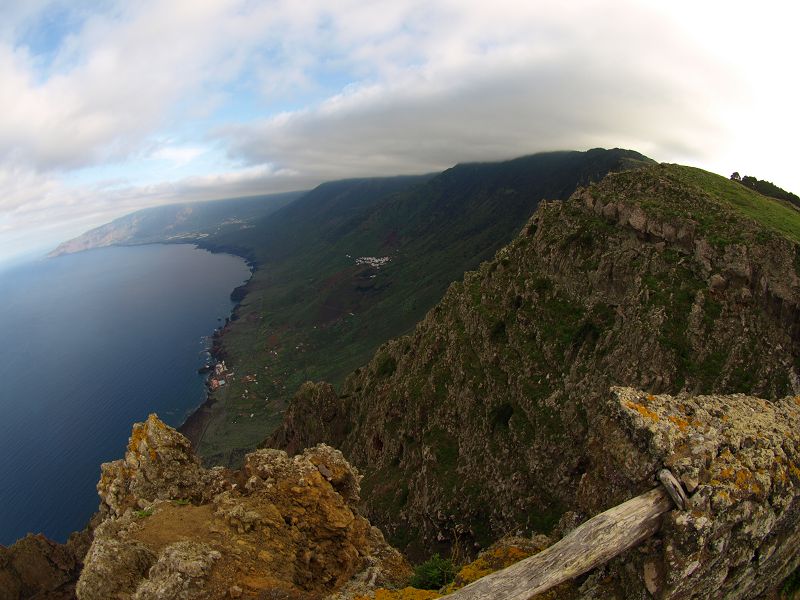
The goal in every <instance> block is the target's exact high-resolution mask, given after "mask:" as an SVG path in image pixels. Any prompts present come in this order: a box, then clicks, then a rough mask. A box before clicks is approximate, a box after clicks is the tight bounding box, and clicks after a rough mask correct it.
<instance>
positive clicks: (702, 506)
mask: <svg viewBox="0 0 800 600" xmlns="http://www.w3.org/2000/svg"><path fill="white" fill-rule="evenodd" d="M602 414H603V418H602V419H600V420H598V422H597V423H596V424H595V426H593V427H592V430H591V433H590V445H591V446H592V447H593V448H594V451H593V452H592V453H591V464H590V465H589V466H588V469H587V471H586V474H585V475H584V476H583V477H582V479H581V482H580V485H579V488H578V499H579V505H580V507H581V508H580V510H582V511H583V513H584V514H585V515H591V514H594V513H595V512H597V511H599V510H600V509H605V508H608V507H609V506H612V505H614V504H616V503H618V502H619V501H621V500H626V499H628V497H629V494H630V493H631V491H636V490H641V491H643V490H646V489H649V488H650V487H653V486H654V485H655V482H654V480H653V473H655V472H657V471H658V470H659V469H660V468H662V467H667V468H669V469H670V470H671V471H672V472H673V473H674V474H675V476H676V477H678V479H679V480H680V481H681V482H682V484H683V487H684V488H685V490H686V492H687V494H688V496H689V503H688V508H687V510H685V511H681V510H677V509H676V510H673V511H671V512H669V513H667V514H666V515H664V518H663V524H662V528H661V532H660V533H659V534H657V535H656V536H654V537H653V538H651V539H650V540H648V541H647V542H646V543H645V544H644V545H643V546H642V547H639V548H637V549H634V550H631V551H629V552H628V553H626V554H624V555H622V556H620V557H619V558H617V559H616V560H615V561H612V562H611V563H609V564H608V565H607V566H606V567H605V568H604V569H602V570H601V571H602V572H601V573H596V574H595V575H594V577H590V578H589V581H588V582H587V583H585V584H584V585H583V586H582V587H581V589H580V595H579V596H578V597H580V598H592V599H597V600H599V599H600V598H619V599H620V600H621V599H623V598H634V597H646V595H645V590H646V592H647V593H649V594H650V595H652V597H655V598H660V599H666V598H676V599H677V598H681V599H684V598H685V599H689V598H697V599H701V598H726V599H731V600H733V599H739V598H741V599H746V598H756V597H759V596H760V595H761V594H764V593H766V592H770V591H772V590H774V589H776V588H777V587H778V586H779V585H780V583H781V582H782V581H783V580H784V579H785V578H786V577H787V576H788V575H789V574H790V573H792V571H793V570H794V569H796V568H798V565H800V396H790V397H787V398H783V399H780V400H774V401H771V402H770V401H766V400H763V399H761V398H755V397H751V396H745V395H741V394H736V395H728V396H718V395H709V396H694V397H692V396H688V395H680V396H668V395H652V394H648V393H645V392H640V391H636V390H633V389H629V388H615V389H614V390H613V392H612V394H611V397H610V399H609V400H608V401H607V402H604V403H603V408H602Z"/></svg>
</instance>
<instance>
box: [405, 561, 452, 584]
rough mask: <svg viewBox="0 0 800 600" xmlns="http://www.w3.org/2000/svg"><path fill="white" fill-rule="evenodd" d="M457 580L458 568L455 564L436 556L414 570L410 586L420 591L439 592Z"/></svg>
mask: <svg viewBox="0 0 800 600" xmlns="http://www.w3.org/2000/svg"><path fill="white" fill-rule="evenodd" d="M455 578H456V568H455V566H454V565H453V562H452V561H451V560H449V559H445V558H442V557H440V556H439V555H438V554H434V555H433V556H431V557H430V558H429V559H428V560H426V561H425V562H424V563H422V564H420V565H417V566H416V567H415V568H414V575H413V576H412V577H411V581H409V585H410V586H411V587H415V588H417V589H419V590H438V589H440V588H443V587H444V586H446V585H447V584H448V583H450V582H451V581H453V580H454V579H455Z"/></svg>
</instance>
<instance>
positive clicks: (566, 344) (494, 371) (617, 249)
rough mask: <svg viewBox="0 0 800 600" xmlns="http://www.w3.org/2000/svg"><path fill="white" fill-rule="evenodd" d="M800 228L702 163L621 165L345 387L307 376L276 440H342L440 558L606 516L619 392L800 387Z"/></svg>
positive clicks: (381, 519)
mask: <svg viewBox="0 0 800 600" xmlns="http://www.w3.org/2000/svg"><path fill="white" fill-rule="evenodd" d="M799 224H800V213H798V212H797V211H795V210H794V209H793V208H791V207H789V206H788V205H783V204H781V203H779V202H777V201H772V200H769V199H766V198H764V197H762V196H760V195H758V194H755V193H752V192H750V191H749V190H747V189H745V188H743V186H740V185H738V184H736V183H735V182H730V181H727V180H725V179H723V178H720V177H717V176H714V175H711V174H708V173H704V172H702V171H699V170H696V169H690V168H687V167H679V166H674V165H659V166H655V167H649V168H646V169H642V170H638V171H630V172H624V173H618V174H611V175H609V176H607V177H606V178H605V179H604V180H603V181H602V182H600V183H598V184H594V185H591V186H589V187H588V188H586V189H583V190H580V191H579V192H577V193H576V194H574V195H573V196H572V198H571V199H569V200H568V201H566V202H550V203H546V204H544V205H541V206H540V208H539V210H538V211H537V213H536V214H535V215H534V217H533V218H532V219H531V220H530V222H529V223H528V224H527V225H526V226H525V227H524V229H523V230H522V232H521V234H520V235H519V236H518V237H517V238H516V239H515V240H514V241H513V242H512V243H511V244H510V245H509V246H507V247H506V248H504V249H502V250H501V251H500V252H498V253H497V255H496V257H495V258H494V259H493V260H492V261H490V262H487V263H484V264H482V265H481V267H480V269H479V270H478V271H476V272H472V273H468V274H467V275H466V276H465V278H464V281H463V282H461V283H456V284H454V285H452V286H451V287H450V289H449V290H448V292H447V293H446V295H445V297H444V299H443V300H442V302H441V303H440V304H439V305H438V306H436V307H435V308H434V309H433V310H431V311H430V312H429V313H428V314H427V316H426V317H425V319H424V320H423V321H422V322H421V323H420V324H419V325H418V326H417V328H416V329H415V331H414V332H413V333H412V334H411V335H409V336H406V337H403V338H399V339H397V340H394V341H392V342H389V343H387V344H385V345H384V346H382V347H381V348H380V349H379V350H378V352H377V353H376V355H375V357H374V358H373V360H372V361H371V362H370V363H369V364H368V365H367V366H366V367H364V368H361V369H358V370H356V371H355V372H354V373H353V374H352V375H351V376H350V377H349V378H348V379H347V381H346V383H345V384H344V385H343V386H342V388H341V390H339V391H338V392H337V391H336V390H334V388H333V387H331V386H330V385H327V384H324V383H318V384H315V383H308V384H306V385H304V386H303V387H302V388H301V389H300V390H299V392H298V393H297V395H296V396H295V398H294V400H293V401H292V403H291V405H290V407H289V409H288V410H287V413H286V416H285V420H284V425H283V427H282V429H281V430H279V431H278V432H277V434H276V435H275V436H273V438H272V439H271V442H270V443H271V444H274V445H277V446H279V447H284V448H287V449H289V450H290V451H295V450H297V449H300V448H303V447H306V446H309V445H314V444H316V443H318V442H321V441H324V442H326V443H330V444H332V445H334V446H336V447H338V448H341V450H342V452H343V453H344V455H345V456H346V457H347V458H348V460H351V461H352V462H353V463H355V464H356V465H358V466H359V468H362V469H363V471H364V472H365V478H364V482H363V487H364V491H365V492H364V496H365V504H366V510H367V515H368V516H369V518H370V519H371V520H372V521H373V522H375V523H377V524H379V525H380V526H381V527H382V528H383V529H384V531H385V532H387V534H388V535H389V538H390V539H391V540H392V541H393V543H395V544H396V545H398V546H399V547H401V548H407V549H409V550H411V551H412V552H414V551H416V552H419V553H421V554H425V553H430V552H431V551H433V550H435V549H440V550H447V549H449V548H450V547H452V546H453V545H458V546H460V547H461V548H462V549H463V550H464V551H466V552H470V553H471V552H474V551H475V549H476V548H479V547H485V546H486V545H487V544H488V543H489V542H491V541H492V540H493V539H496V538H498V537H500V536H501V535H502V534H503V533H505V532H507V531H516V530H521V531H543V532H547V531H549V530H550V529H551V528H552V527H553V526H554V525H555V524H556V523H557V522H558V521H559V519H560V518H561V517H562V515H563V514H565V513H566V512H567V511H578V512H581V513H585V514H593V513H594V512H597V511H598V510H599V509H601V508H603V507H605V506H607V503H608V502H610V501H612V498H611V497H608V496H603V495H591V494H588V495H587V494H583V493H582V489H583V488H582V487H581V482H583V481H584V480H585V479H586V477H588V476H589V475H588V473H589V465H590V463H591V462H592V457H593V454H594V455H597V452H598V450H597V449H596V448H597V445H598V444H599V442H598V441H597V440H598V435H597V433H593V431H595V429H594V428H596V427H598V424H599V423H602V422H604V417H603V415H602V413H601V412H600V411H601V408H600V407H602V405H603V401H602V399H603V398H605V397H606V395H607V394H608V389H609V388H610V387H611V386H612V385H625V386H631V387H635V388H637V389H644V390H647V391H648V392H651V393H673V394H677V393H681V392H684V393H694V394H697V393H715V392H746V393H752V394H756V395H759V396H762V397H765V398H771V399H776V398H781V397H784V396H786V395H787V394H791V393H798V392H799V391H800V380H798V371H800V344H799V343H798V342H800V310H798V307H799V306H800V277H798V272H800V249H799V248H798V242H799V241H800V225H799ZM625 489H626V491H627V492H630V491H631V490H629V489H627V488H625ZM616 499H618V498H615V499H614V500H616Z"/></svg>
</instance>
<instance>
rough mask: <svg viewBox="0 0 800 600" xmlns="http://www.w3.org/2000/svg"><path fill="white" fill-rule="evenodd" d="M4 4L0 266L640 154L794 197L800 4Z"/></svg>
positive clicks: (0, 33) (587, 0) (248, 0)
mask: <svg viewBox="0 0 800 600" xmlns="http://www.w3.org/2000/svg"><path fill="white" fill-rule="evenodd" d="M794 4H795V3H791V2H785V1H780V2H773V1H770V0H765V1H762V2H759V3H757V4H754V3H752V2H748V3H745V2H739V1H738V0H735V1H732V2H724V3H723V2H718V1H717V2H711V1H708V2H703V1H702V0H693V1H686V0H671V1H670V2H663V0H658V1H655V0H653V1H650V0H639V1H636V2H634V1H625V0H575V1H574V2H558V3H556V2H550V1H548V2H544V1H539V0H516V1H513V0H492V1H491V2H487V1H486V0H480V1H475V0H425V1H416V0H390V1H382V0H372V1H370V2H364V1H363V0H362V1H349V0H303V1H302V2H298V1H297V0H287V1H283V0H276V1H267V0H264V1H259V0H170V1H169V2H163V1H161V0H137V1H135V2H133V1H130V2H123V1H117V0H95V1H93V2H90V1H85V0H26V1H25V2H17V1H15V0H0V262H2V261H4V260H5V261H9V260H12V259H15V258H19V257H20V256H24V255H27V254H31V253H42V252H46V251H47V250H49V249H51V248H52V247H54V246H55V245H57V244H58V243H59V242H61V241H63V240H65V239H68V238H70V237H73V236H75V235H78V234H80V233H82V232H83V231H85V230H87V229H89V228H91V227H94V226H97V225H100V224H103V223H105V222H108V221H110V220H111V219H113V218H116V217H119V216H122V215H124V214H127V213H129V212H132V211H134V210H137V209H139V208H144V207H148V206H155V205H158V204H165V203H171V202H180V201H194V200H208V199H216V198H225V197H235V196H243V195H252V194H261V193H269V192H280V191H287V190H301V189H309V188H311V187H313V186H314V185H316V184H318V183H320V182H322V181H326V180H331V179H338V178H344V177H352V176H371V175H393V174H410V173H426V172H432V171H436V170H442V169H445V168H447V167H449V166H452V165H453V164H456V163H458V162H463V161H475V160H501V159H506V158H512V157H515V156H519V155H523V154H529V153H533V152H539V151H546V150H564V149H576V150H585V149H589V148H594V147H606V148H612V147H625V148H631V149H635V150H638V151H640V152H642V153H644V154H646V155H648V156H650V157H651V158H654V159H656V160H659V161H664V162H679V163H683V164H691V165H694V166H699V167H702V168H705V169H708V170H711V171H714V172H717V173H720V174H724V175H729V174H730V173H731V172H733V171H739V172H740V173H742V175H744V174H750V175H754V176H757V177H759V178H761V179H767V180H770V181H772V182H774V183H775V184H777V185H779V186H781V187H783V188H785V189H788V190H790V191H794V192H795V193H800V170H799V169H798V166H797V161H796V159H795V145H796V143H797V140H798V138H800V119H799V118H798V116H797V112H796V111H797V107H798V106H800V98H798V95H800V94H799V92H800V84H799V83H798V78H797V75H796V71H797V65H796V60H797V57H798V56H800V36H798V35H797V33H796V26H797V23H798V22H800V20H799V19H798V17H800V7H797V8H796V7H795V6H794Z"/></svg>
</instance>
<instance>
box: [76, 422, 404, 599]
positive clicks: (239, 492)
mask: <svg viewBox="0 0 800 600" xmlns="http://www.w3.org/2000/svg"><path fill="white" fill-rule="evenodd" d="M359 481H360V475H359V474H358V471H357V470H355V469H353V468H352V467H350V465H349V464H348V463H347V462H346V461H345V460H344V459H343V458H342V455H341V453H340V452H338V451H337V450H334V449H332V448H330V447H327V446H324V445H320V446H317V447H315V448H311V449H308V450H306V451H305V452H304V453H303V454H302V455H299V456H295V457H294V458H290V457H288V456H287V455H286V453H284V452H281V451H278V450H259V451H257V452H254V453H252V454H249V455H248V456H247V457H246V460H245V465H244V468H243V469H242V470H240V471H229V470H226V469H222V468H219V467H217V468H214V469H210V470H209V469H204V468H202V467H201V466H200V464H199V461H198V459H197V458H196V456H195V455H194V453H193V452H192V448H191V446H190V444H189V442H188V440H187V439H186V438H185V437H183V436H182V435H181V434H179V433H178V432H177V431H175V430H174V429H172V428H170V427H168V426H167V425H165V424H164V423H162V422H161V421H160V420H159V419H158V418H157V417H156V416H155V415H151V416H150V417H149V418H148V420H147V421H146V422H145V423H139V424H136V425H134V428H133V433H132V435H131V438H130V443H129V446H128V451H127V452H126V454H125V458H124V459H123V460H118V461H115V462H113V463H107V464H104V465H103V467H102V476H101V479H100V482H99V483H98V486H97V489H98V493H99V494H100V499H101V502H100V515H101V522H100V523H99V524H98V526H97V527H96V529H95V531H94V540H93V542H92V545H91V547H90V548H89V551H88V553H87V555H86V557H85V560H84V563H85V565H84V567H83V570H82V572H81V575H80V579H79V580H78V584H77V597H78V598H79V599H80V600H108V598H119V599H124V598H130V599H135V600H145V599H153V600H156V599H163V598H171V599H180V598H183V599H195V598H197V599H199V598H225V597H232V598H267V597H269V598H272V597H274V598H287V599H297V600H303V599H314V598H321V597H322V596H325V595H327V594H328V593H332V592H334V591H340V590H342V589H344V588H347V589H353V590H360V591H362V592H363V591H365V590H368V589H370V587H374V586H375V585H391V584H396V583H397V582H398V581H400V580H402V581H404V580H405V579H406V578H407V577H408V575H409V567H408V564H407V563H406V562H405V559H403V557H402V556H401V555H400V554H399V553H398V552H397V551H396V550H394V549H392V548H391V547H390V546H389V545H388V544H386V542H385V541H384V540H383V536H382V535H381V533H380V531H379V530H377V529H376V528H374V527H371V526H370V524H369V522H368V521H367V520H366V519H364V518H363V517H362V516H360V514H359V513H358V511H357V509H356V504H357V502H358V501H359Z"/></svg>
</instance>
